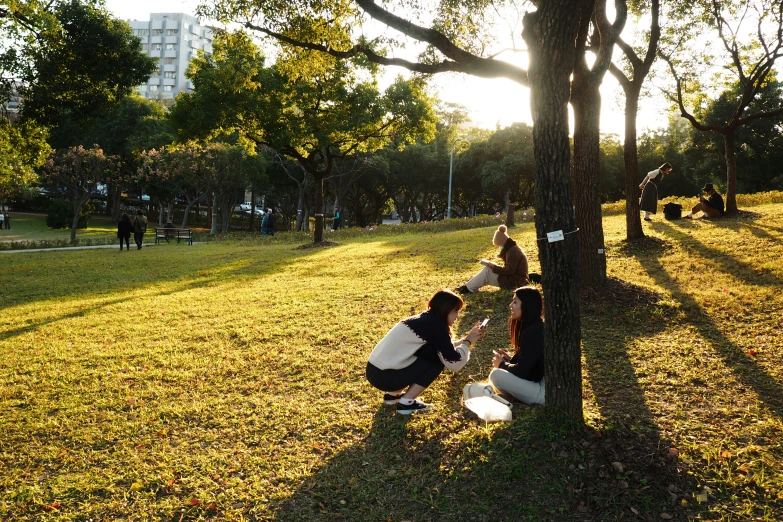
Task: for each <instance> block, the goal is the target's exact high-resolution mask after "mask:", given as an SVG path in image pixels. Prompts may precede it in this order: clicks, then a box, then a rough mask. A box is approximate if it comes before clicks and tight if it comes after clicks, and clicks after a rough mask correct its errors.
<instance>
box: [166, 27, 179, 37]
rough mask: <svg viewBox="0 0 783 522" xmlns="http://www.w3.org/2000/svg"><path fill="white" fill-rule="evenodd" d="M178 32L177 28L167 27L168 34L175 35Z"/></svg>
mask: <svg viewBox="0 0 783 522" xmlns="http://www.w3.org/2000/svg"><path fill="white" fill-rule="evenodd" d="M176 34H177V30H176V29H166V36H175V35H176Z"/></svg>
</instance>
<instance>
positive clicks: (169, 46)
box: [166, 44, 177, 51]
mask: <svg viewBox="0 0 783 522" xmlns="http://www.w3.org/2000/svg"><path fill="white" fill-rule="evenodd" d="M176 49H177V44H166V50H167V51H175V50H176Z"/></svg>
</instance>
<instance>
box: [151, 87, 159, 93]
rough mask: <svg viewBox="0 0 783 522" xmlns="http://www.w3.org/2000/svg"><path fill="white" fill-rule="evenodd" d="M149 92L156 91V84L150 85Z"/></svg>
mask: <svg viewBox="0 0 783 522" xmlns="http://www.w3.org/2000/svg"><path fill="white" fill-rule="evenodd" d="M150 92H158V86H157V85H150Z"/></svg>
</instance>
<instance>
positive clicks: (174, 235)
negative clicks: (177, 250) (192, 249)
mask: <svg viewBox="0 0 783 522" xmlns="http://www.w3.org/2000/svg"><path fill="white" fill-rule="evenodd" d="M172 239H176V240H177V243H179V241H180V240H181V239H184V240H185V241H187V243H188V244H189V245H192V244H193V234H192V232H191V231H190V229H189V228H164V227H155V244H156V245H157V244H158V243H159V242H160V241H161V240H164V241H166V243H168V242H169V241H171V240H172Z"/></svg>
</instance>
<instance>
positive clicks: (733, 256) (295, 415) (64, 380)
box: [0, 205, 783, 521]
mask: <svg viewBox="0 0 783 522" xmlns="http://www.w3.org/2000/svg"><path fill="white" fill-rule="evenodd" d="M782 210H783V205H767V206H760V207H756V208H754V209H753V211H754V212H755V213H756V214H755V215H750V216H744V217H742V218H737V219H735V218H732V219H725V220H721V221H714V222H711V221H694V222H690V221H684V220H681V221H676V222H666V221H663V220H662V219H660V217H661V216H658V218H659V219H658V221H655V222H653V223H652V224H645V225H646V227H645V228H646V231H648V233H649V235H650V236H651V237H650V239H647V240H645V241H643V242H640V243H638V244H633V245H626V244H625V243H624V242H623V241H622V238H623V237H624V229H623V227H624V218H623V217H622V216H616V217H609V218H606V219H605V230H606V234H607V249H608V250H607V254H608V266H609V271H610V276H611V277H612V278H613V279H612V281H611V282H610V284H608V285H607V286H606V287H605V288H604V289H602V290H600V291H598V292H596V293H595V294H590V295H586V296H585V302H584V306H583V339H584V376H585V394H584V396H585V411H586V419H587V426H586V427H585V428H582V429H579V430H577V431H575V432H574V431H572V430H571V427H570V426H566V425H564V424H562V423H561V422H559V421H557V420H556V419H555V418H554V417H551V416H550V415H548V414H546V413H545V412H544V411H543V410H542V409H540V408H526V407H523V406H521V405H517V406H516V407H515V409H514V411H515V420H514V421H513V422H512V423H510V424H505V425H489V426H485V425H484V424H482V423H479V422H477V421H476V420H475V419H473V418H471V417H470V415H468V414H466V413H465V410H464V409H463V408H462V407H461V406H460V404H459V397H460V394H461V390H462V387H463V386H464V384H465V383H466V382H468V380H469V379H470V378H475V379H484V378H486V375H487V374H488V372H489V369H490V364H489V363H490V359H491V348H496V347H504V346H506V345H507V333H506V331H505V318H506V317H507V313H508V312H507V306H508V301H509V295H508V292H502V291H501V292H498V291H482V292H480V293H478V294H476V295H471V296H469V297H468V298H467V303H468V306H467V308H466V311H465V313H464V316H463V318H462V319H461V321H460V324H459V325H458V327H457V330H458V331H460V332H462V331H463V330H464V329H466V328H467V327H468V325H470V324H472V322H473V321H475V320H477V319H479V318H482V317H484V316H486V315H491V316H492V317H493V320H492V321H491V323H490V330H489V333H488V335H487V337H486V338H485V339H484V340H483V341H481V342H480V343H479V345H478V347H477V348H476V351H475V352H474V357H473V358H472V359H471V362H470V363H469V365H468V367H467V368H466V369H465V371H464V372H463V373H461V374H457V375H451V374H448V375H445V374H444V376H443V377H442V378H441V379H440V380H439V381H438V382H436V383H435V385H434V386H433V387H432V388H431V389H430V390H428V391H427V392H425V397H424V398H425V400H428V401H431V402H434V403H435V405H436V408H435V410H434V411H433V412H431V413H430V414H428V415H422V416H420V417H414V418H412V419H401V418H398V416H395V414H394V413H393V409H389V408H385V407H383V406H381V401H380V393H379V392H377V391H376V390H374V389H372V388H371V387H370V386H369V385H368V384H367V383H366V381H365V380H364V366H365V364H366V360H367V355H368V354H369V352H370V351H371V350H372V347H373V346H374V345H375V343H376V342H377V341H378V339H380V337H381V336H383V335H384V334H385V333H386V331H387V330H388V329H389V328H390V327H391V326H392V325H393V324H394V323H395V322H396V321H398V320H399V319H400V318H403V317H405V316H407V315H408V314H410V313H411V311H412V310H416V311H420V310H422V309H423V308H424V307H425V303H426V300H427V299H428V298H429V297H430V295H431V294H432V293H433V292H434V291H435V290H437V289H439V288H442V287H444V286H451V287H455V286H457V285H459V284H462V283H463V282H465V280H466V279H467V278H468V277H469V276H470V275H472V274H473V273H474V271H475V270H477V269H478V268H479V265H478V264H477V263H476V260H478V259H480V258H482V257H490V256H492V255H493V252H494V249H493V248H492V245H491V239H492V231H493V229H492V228H483V229H472V230H454V231H448V232H441V233H435V231H434V230H429V231H424V232H421V233H410V234H396V235H392V234H387V235H379V236H373V235H372V234H371V233H368V234H363V235H358V234H357V235H356V237H343V238H340V239H339V241H340V242H341V245H340V246H337V247H332V248H326V249H306V250H294V249H293V245H291V244H256V243H252V242H246V243H231V242H228V243H216V244H204V245H195V246H192V247H185V246H183V245H179V246H177V245H164V246H160V247H156V248H150V249H144V250H142V251H140V252H138V251H135V250H134V251H131V252H123V253H122V254H120V253H119V252H115V251H114V250H108V251H106V250H95V251H71V252H60V253H45V254H41V253H20V254H13V255H7V257H3V258H2V259H3V270H2V272H1V273H2V281H3V283H4V284H3V297H2V302H3V313H2V314H0V353H2V354H3V357H2V360H0V383H2V384H0V430H2V433H3V436H2V437H0V466H1V468H0V469H2V473H0V519H12V520H38V519H40V518H41V517H43V516H45V517H46V518H47V519H62V520H71V519H73V520H86V519H89V518H92V519H93V520H96V519H99V520H103V519H106V520H114V519H128V520H139V519H156V520H159V519H166V520H180V519H182V520H192V519H198V518H215V519H220V520H253V519H261V520H267V519H280V520H324V519H329V518H333V519H338V520H342V519H347V520H357V521H363V520H394V521H399V520H471V519H475V520H523V519H530V520H541V519H545V520H564V519H566V518H583V519H589V520H605V519H632V518H633V517H635V515H634V511H635V512H638V513H640V514H641V515H640V516H642V517H646V516H649V517H652V518H654V519H660V517H661V515H662V514H666V515H671V516H672V517H674V518H675V519H684V518H687V517H696V516H697V515H698V516H701V517H702V518H709V519H725V520H729V519H732V520H743V519H748V518H753V517H761V518H762V519H763V520H777V519H780V518H781V517H782V516H783V508H781V494H782V493H781V492H783V483H782V482H783V479H782V478H781V477H782V476H783V475H781V473H780V471H779V470H780V469H781V468H782V467H783V452H781V447H780V443H779V442H778V441H779V440H780V439H781V437H783V422H782V421H781V414H783V391H782V390H781V385H783V369H781V367H780V360H781V356H783V346H782V343H781V337H780V334H779V331H780V328H781V327H782V326H783V297H781V292H780V289H781V282H783V262H781V257H782V256H783V246H782V245H783V242H781V240H783V218H781V217H780V214H781V211H782ZM512 236H513V237H514V238H515V239H517V240H518V241H519V242H520V244H521V245H522V246H523V248H524V249H525V250H526V251H527V252H528V253H529V255H530V257H531V269H532V270H534V271H538V269H539V267H538V262H537V259H536V255H535V252H536V251H535V235H534V231H533V228H532V225H531V224H523V225H521V226H519V227H517V228H515V229H513V230H512ZM618 280H621V281H623V283H619V282H618ZM618 463H619V464H620V466H619V467H618V466H617V465H616V464H618ZM705 487H706V488H708V489H705Z"/></svg>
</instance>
